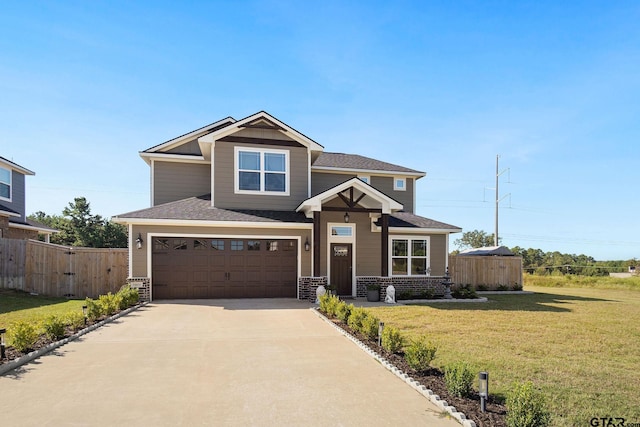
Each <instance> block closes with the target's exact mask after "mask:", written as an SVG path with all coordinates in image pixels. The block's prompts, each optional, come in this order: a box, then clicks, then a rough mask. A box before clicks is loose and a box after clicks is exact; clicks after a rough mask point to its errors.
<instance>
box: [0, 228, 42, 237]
mask: <svg viewBox="0 0 640 427" xmlns="http://www.w3.org/2000/svg"><path fill="white" fill-rule="evenodd" d="M2 235H3V236H4V237H7V238H9V239H25V240H26V239H33V240H37V239H38V232H37V231H35V230H24V229H21V228H10V229H9V230H8V231H7V232H5V231H3V232H2Z"/></svg>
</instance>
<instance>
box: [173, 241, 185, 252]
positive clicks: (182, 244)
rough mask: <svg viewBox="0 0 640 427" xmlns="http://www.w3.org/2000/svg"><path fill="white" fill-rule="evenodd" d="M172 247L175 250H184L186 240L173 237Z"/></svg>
mask: <svg viewBox="0 0 640 427" xmlns="http://www.w3.org/2000/svg"><path fill="white" fill-rule="evenodd" d="M173 249H175V250H177V251H186V250H187V241H186V240H185V239H174V240H173Z"/></svg>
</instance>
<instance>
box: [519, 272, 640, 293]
mask: <svg viewBox="0 0 640 427" xmlns="http://www.w3.org/2000/svg"><path fill="white" fill-rule="evenodd" d="M524 285H525V286H544V287H553V288H558V287H560V288H598V289H629V290H636V291H640V276H634V277H628V278H624V279H618V278H615V277H609V276H602V277H600V276H575V275H572V274H567V275H562V274H553V275H549V276H538V275H536V274H525V275H524Z"/></svg>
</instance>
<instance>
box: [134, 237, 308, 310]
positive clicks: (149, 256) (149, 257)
mask: <svg viewBox="0 0 640 427" xmlns="http://www.w3.org/2000/svg"><path fill="white" fill-rule="evenodd" d="M154 237H172V238H176V237H186V238H203V239H216V238H219V239H243V240H247V239H266V240H297V241H298V254H297V261H296V263H297V266H296V268H297V270H298V271H297V272H296V299H297V298H298V295H300V280H299V278H300V276H301V275H302V251H304V247H303V246H304V243H302V236H280V235H264V234H215V233H214V234H209V233H206V234H205V233H162V232H151V233H146V239H147V242H148V243H147V276H148V277H149V280H150V285H149V299H150V300H151V301H153V294H152V292H153V270H152V267H153V264H152V257H153V238H154ZM129 259H130V260H131V258H129ZM130 263H132V261H130Z"/></svg>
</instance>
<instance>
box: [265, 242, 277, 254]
mask: <svg viewBox="0 0 640 427" xmlns="http://www.w3.org/2000/svg"><path fill="white" fill-rule="evenodd" d="M267 250H268V251H269V252H275V251H277V250H278V242H274V241H270V242H267Z"/></svg>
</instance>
